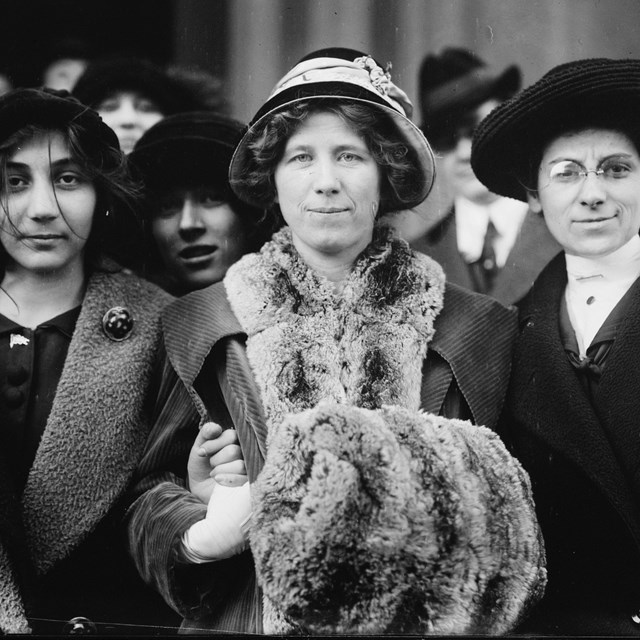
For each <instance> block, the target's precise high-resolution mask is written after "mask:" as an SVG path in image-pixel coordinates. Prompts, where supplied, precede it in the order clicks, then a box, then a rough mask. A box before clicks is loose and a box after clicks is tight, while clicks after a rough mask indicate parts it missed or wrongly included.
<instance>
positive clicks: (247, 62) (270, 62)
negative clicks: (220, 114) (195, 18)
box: [226, 0, 296, 122]
mask: <svg viewBox="0 0 640 640" xmlns="http://www.w3.org/2000/svg"><path fill="white" fill-rule="evenodd" d="M285 4H286V2H281V1H280V0H269V1H268V2H265V1H264V0H233V1H232V2H230V3H229V6H228V10H229V16H228V23H227V24H228V29H229V43H228V47H227V80H226V84H227V86H228V88H229V102H230V104H231V112H232V115H234V116H235V117H236V118H238V119H240V120H243V121H245V122H248V121H249V120H250V119H251V118H252V117H253V115H254V114H255V112H256V111H257V110H258V108H259V107H260V105H261V104H262V103H263V102H264V101H265V99H266V97H267V95H268V94H269V93H270V91H271V89H272V88H273V86H274V84H275V83H276V82H277V80H278V79H279V78H280V77H281V76H282V74H283V72H284V70H283V69H282V66H283V65H282V61H281V48H282V42H283V39H284V38H288V39H291V38H294V39H295V38H296V34H295V33H292V32H290V31H288V32H286V33H284V29H283V20H284V19H285V18H286V16H283V13H282V12H283V9H284V5H285Z"/></svg>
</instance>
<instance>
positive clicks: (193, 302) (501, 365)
mask: <svg viewBox="0 0 640 640" xmlns="http://www.w3.org/2000/svg"><path fill="white" fill-rule="evenodd" d="M163 327H164V334H165V344H164V347H165V349H166V359H165V364H164V367H163V382H162V386H161V389H160V394H159V398H158V404H157V408H156V414H155V420H156V422H155V426H154V427H153V431H152V433H151V435H150V438H149V444H148V447H147V449H146V452H145V455H144V457H143V459H142V461H141V464H140V467H139V471H138V483H137V486H136V487H135V489H134V491H133V492H132V496H131V498H132V504H131V506H130V508H129V509H128V512H127V531H128V539H129V547H130V551H131V554H132V556H133V557H134V559H135V562H136V565H137V567H138V570H139V571H140V573H141V575H142V576H143V577H144V579H145V580H146V581H147V582H148V583H149V584H151V585H153V586H154V587H155V588H156V589H158V591H159V592H160V593H161V594H162V595H163V597H164V598H165V599H166V600H167V602H169V603H170V604H171V605H172V606H173V607H174V608H175V609H176V610H177V611H179V612H180V613H181V614H182V615H183V616H184V618H185V620H184V623H183V628H184V630H185V631H189V630H192V631H197V630H202V629H207V630H210V631H226V632H245V633H260V632H262V631H263V614H262V596H261V592H260V589H259V587H258V586H257V583H256V576H255V569H254V564H253V558H252V555H251V552H250V551H245V552H243V553H241V554H239V555H237V556H234V557H233V558H230V559H227V560H221V561H217V562H214V563H207V564H204V565H189V564H186V563H185V562H183V561H182V560H181V556H180V553H179V548H180V542H181V538H182V535H183V533H184V532H185V531H186V530H187V529H188V528H189V527H190V526H191V525H192V524H194V523H195V522H197V521H199V520H201V519H202V518H203V517H204V515H205V513H206V505H203V504H202V503H200V502H199V501H198V499H197V498H195V497H194V496H192V495H191V494H190V493H189V492H188V490H187V489H186V481H185V471H186V464H187V458H188V454H189V450H190V448H191V445H192V443H193V441H194V439H195V437H196V435H197V428H198V424H199V423H202V422H204V421H205V420H208V419H212V420H213V421H215V422H218V423H219V424H221V425H222V426H223V427H234V428H235V429H236V430H237V432H238V437H239V441H240V445H241V448H242V452H243V455H244V459H245V463H246V466H247V474H248V477H249V480H250V481H252V482H253V481H255V479H256V478H257V476H258V474H259V473H260V471H261V470H262V468H263V465H264V461H265V456H266V441H267V421H266V418H265V411H264V407H263V404H262V402H261V396H260V391H259V388H258V384H257V383H256V380H255V378H254V375H253V373H252V369H251V367H250V365H249V361H248V358H247V353H246V342H247V335H246V333H245V332H244V330H243V329H242V327H241V325H240V323H239V321H238V319H237V318H236V316H235V315H234V313H233V311H232V309H231V306H230V303H229V300H228V297H227V293H226V290H225V287H224V285H223V284H222V283H218V284H215V285H212V286H211V287H208V288H206V289H203V290H200V291H197V292H194V293H191V294H189V295H187V296H185V297H183V298H181V299H180V300H178V301H176V302H174V303H172V304H171V305H170V306H169V307H168V308H167V309H166V311H165V313H164V317H163ZM514 331H515V317H514V312H513V311H512V310H509V309H506V308H504V307H503V306H502V305H500V304H499V303H497V302H496V301H494V300H491V299H490V298H487V297H486V296H480V295H477V294H473V293H470V292H467V291H465V290H463V289H461V288H460V287H457V286H455V285H451V286H447V287H446V290H445V294H444V305H443V309H442V311H441V312H440V313H439V315H438V316H437V318H436V320H435V335H434V337H433V339H432V340H431V342H429V345H428V354H427V358H426V360H425V361H424V365H423V370H422V384H421V390H420V405H421V408H422V409H424V410H427V411H430V412H433V413H436V414H438V413H441V414H445V415H448V416H449V417H463V418H471V419H472V420H473V422H475V423H476V424H483V425H487V426H488V427H495V426H496V422H497V419H498V415H499V412H500V408H501V406H502V404H503V397H504V392H505V390H506V384H507V380H508V376H509V369H510V357H511V350H512V341H513V337H514ZM455 397H458V398H459V400H458V401H452V399H453V398H455Z"/></svg>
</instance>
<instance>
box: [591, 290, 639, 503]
mask: <svg viewBox="0 0 640 640" xmlns="http://www.w3.org/2000/svg"><path fill="white" fill-rule="evenodd" d="M629 293H630V295H631V299H630V301H629V307H628V308H627V311H626V314H625V317H624V320H623V321H622V324H621V325H620V327H619V329H618V333H617V335H616V338H615V341H614V344H613V346H612V348H611V351H610V352H609V355H608V358H607V362H606V366H605V368H604V372H603V375H602V378H601V380H600V386H599V389H598V396H597V403H598V407H599V414H600V418H601V420H602V422H603V425H604V426H605V428H606V429H607V432H608V434H609V437H610V438H611V440H612V442H613V444H614V448H615V450H616V452H617V453H618V457H619V458H620V459H621V461H622V463H623V467H624V469H625V470H626V472H627V473H628V475H629V477H630V478H631V482H632V484H633V487H634V491H635V493H636V498H640V475H639V473H638V472H639V470H640V421H639V420H638V410H639V409H640V407H639V404H638V400H637V397H638V396H637V392H638V390H639V389H640V367H639V366H638V354H639V353H640V321H639V320H638V319H639V318H640V279H639V280H636V282H635V283H634V285H633V287H632V289H631V290H630V292H629Z"/></svg>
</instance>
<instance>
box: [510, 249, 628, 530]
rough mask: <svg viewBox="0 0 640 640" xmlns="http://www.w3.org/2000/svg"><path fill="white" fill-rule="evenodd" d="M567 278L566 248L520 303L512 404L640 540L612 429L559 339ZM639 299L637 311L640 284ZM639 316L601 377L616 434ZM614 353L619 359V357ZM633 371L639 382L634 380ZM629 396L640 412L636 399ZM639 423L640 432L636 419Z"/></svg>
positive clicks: (622, 336) (526, 426)
mask: <svg viewBox="0 0 640 640" xmlns="http://www.w3.org/2000/svg"><path fill="white" fill-rule="evenodd" d="M566 282H567V276H566V266H565V260H564V254H561V255H559V256H557V257H556V258H555V259H554V260H553V261H552V262H551V263H550V264H549V266H548V267H547V268H546V269H545V270H544V271H543V273H542V274H541V276H540V278H539V279H538V281H537V282H536V284H535V285H534V287H533V289H532V291H531V292H530V293H529V295H528V296H527V297H526V298H525V300H524V301H523V303H522V305H521V313H520V324H521V330H522V333H521V336H520V340H519V344H518V349H517V352H516V357H515V360H514V389H515V391H514V393H513V394H512V398H511V401H510V402H511V404H512V406H513V407H514V411H515V412H516V413H517V414H524V416H525V418H526V417H527V416H528V419H525V420H524V421H523V422H522V424H521V425H519V427H518V428H522V429H525V430H527V431H529V432H531V433H532V434H533V435H534V436H535V437H536V438H538V439H541V440H542V441H544V442H545V443H546V444H547V446H549V447H550V448H551V449H552V450H555V451H557V452H560V453H562V454H563V455H564V456H565V457H567V458H568V459H569V460H571V461H572V462H573V463H574V464H576V465H577V466H578V467H579V468H581V469H582V470H583V472H584V473H586V474H587V476H589V477H590V478H591V480H592V481H593V482H594V483H595V484H596V485H597V486H599V487H600V488H601V489H602V490H603V491H604V492H605V494H606V495H608V496H609V498H610V499H611V500H612V502H613V503H614V504H615V505H616V506H617V508H618V511H619V512H620V513H621V514H623V516H624V517H625V519H626V521H627V522H628V523H629V524H630V526H631V528H632V529H633V530H634V531H635V535H636V539H637V540H638V541H639V543H640V510H639V509H638V507H637V506H636V500H635V499H634V498H633V497H632V495H631V494H630V492H629V491H628V490H627V489H626V488H627V487H628V486H629V483H628V480H627V479H626V478H625V476H624V475H623V473H622V471H621V466H620V462H619V460H618V459H617V458H616V455H615V454H614V451H613V448H612V444H611V440H610V439H609V436H608V434H607V431H606V427H605V425H604V424H603V423H602V422H601V420H600V419H599V417H598V415H597V414H596V412H595V410H594V409H593V407H592V406H591V404H590V402H589V400H588V399H587V397H586V395H585V393H584V391H583V389H582V386H581V385H580V382H579V380H578V378H577V376H576V375H575V372H574V371H573V368H572V366H571V364H570V363H569V360H568V358H567V357H566V354H565V352H564V348H563V346H562V342H561V340H560V336H559V326H558V322H559V309H560V301H561V298H562V296H563V295H564V290H565V287H566ZM634 305H635V311H636V313H639V312H640V308H639V307H640V290H639V293H638V294H637V295H636V296H635V300H634ZM637 317H638V316H637V315H636V316H632V315H631V314H630V316H629V322H628V323H627V326H625V327H624V328H623V329H622V330H621V331H620V333H619V334H618V337H617V338H616V344H615V345H614V347H615V349H612V352H611V353H610V354H609V359H608V361H607V367H606V369H605V372H604V374H603V377H602V379H601V383H600V391H599V394H600V397H601V400H602V403H603V404H601V415H603V416H608V417H607V419H608V421H609V424H610V425H611V426H612V427H613V429H612V430H611V431H612V432H613V431H614V430H617V429H618V424H617V423H618V419H619V416H620V414H621V410H620V406H622V407H625V406H629V401H630V399H629V397H628V394H629V393H632V394H633V393H635V389H636V388H637V386H633V385H634V384H635V385H638V384H640V382H639V381H638V374H637V353H638V349H640V335H639V331H638V322H637ZM616 358H620V361H619V362H615V361H614V359H616ZM630 358H631V359H632V361H633V362H632V363H630V362H629V359H630ZM629 376H632V377H633V378H634V380H635V382H634V381H633V380H632V381H631V383H630V382H629ZM531 381H535V384H534V385H532V384H531ZM605 396H607V397H605ZM631 402H632V404H633V408H636V412H635V413H636V415H637V402H636V401H635V400H632V401H631ZM618 404H619V405H620V406H617V405H618ZM632 411H633V409H632V410H631V412H632ZM630 420H633V418H632V416H628V417H627V420H626V423H627V424H628V426H629V428H631V424H630ZM635 422H636V425H635V427H634V428H635V430H636V433H637V420H636V421H635Z"/></svg>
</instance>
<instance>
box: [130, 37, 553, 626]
mask: <svg viewBox="0 0 640 640" xmlns="http://www.w3.org/2000/svg"><path fill="white" fill-rule="evenodd" d="M409 104H410V103H409V102H408V98H407V96H406V94H404V92H402V91H401V90H400V89H399V88H398V87H397V86H396V85H395V84H394V83H393V82H392V80H391V77H390V74H389V73H388V71H385V70H384V69H383V68H382V67H381V66H380V65H379V64H378V63H377V62H376V61H375V60H374V59H373V58H372V57H371V56H370V55H367V54H365V53H361V52H358V51H354V50H351V49H326V50H322V51H317V52H314V53H312V54H310V55H308V56H306V57H305V58H303V59H302V60H301V61H300V62H299V63H298V64H297V65H296V66H295V67H294V68H293V69H291V71H289V73H287V74H286V75H285V76H284V77H283V78H282V79H281V80H280V82H279V83H278V84H277V86H276V88H275V89H274V91H273V93H272V94H271V96H270V97H269V99H268V100H267V101H266V103H265V104H264V105H263V106H262V107H261V108H260V110H259V111H258V113H257V115H256V116H255V118H254V120H253V122H252V124H251V125H250V127H249V129H248V131H247V133H246V134H245V135H244V136H243V137H242V138H241V140H240V142H239V143H238V146H237V147H236V150H235V153H234V155H233V158H232V160H231V164H230V170H229V176H230V179H229V180H230V184H231V186H232V188H233V190H234V192H235V193H236V195H237V197H238V198H240V199H241V200H243V201H244V202H246V203H247V204H249V205H251V206H253V207H255V208H256V210H261V209H267V210H268V211H269V212H270V215H271V216H272V217H273V218H274V219H276V220H279V221H281V222H284V226H283V227H282V228H281V229H279V230H278V231H276V233H275V234H273V236H272V238H271V240H269V241H268V242H267V243H265V245H264V246H263V247H262V249H261V250H260V252H259V253H250V254H247V255H245V256H243V257H242V258H241V259H240V260H239V261H238V262H236V263H235V264H233V265H232V266H231V267H230V268H229V269H228V271H227V273H226V275H225V277H224V279H223V281H222V282H219V283H217V284H214V285H211V286H210V287H207V288H205V289H201V290H199V291H194V292H192V293H190V294H188V295H185V296H183V297H181V298H179V299H178V300H177V301H176V302H175V303H173V304H171V305H169V306H168V307H167V309H166V312H165V314H164V317H163V327H164V331H165V340H164V347H163V348H164V349H166V358H165V361H164V367H163V383H162V385H161V393H160V395H159V397H158V400H157V409H156V415H157V416H158V419H157V421H156V424H155V426H154V429H153V432H152V434H151V435H150V437H149V439H148V447H147V450H146V453H145V455H144V458H143V460H142V461H141V463H140V467H139V470H138V482H137V484H136V486H135V487H134V489H133V490H132V493H131V501H132V502H131V506H130V508H129V509H128V512H127V522H126V524H127V532H128V540H129V548H130V552H131V554H132V556H133V558H134V559H135V562H136V565H137V567H138V570H139V571H140V573H141V575H142V576H143V577H144V579H145V581H147V582H148V583H149V584H151V585H153V586H154V587H155V588H156V589H158V590H159V592H160V593H161V594H162V595H163V597H164V598H165V599H166V600H167V602H168V603H170V604H171V606H173V607H174V608H175V609H176V610H177V611H179V612H180V613H182V615H183V616H184V618H185V619H184V622H183V628H184V630H185V631H186V630H194V631H195V630H199V631H208V632H234V633H268V634H269V633H270V634H274V633H277V634H283V633H291V632H301V633H305V632H308V631H309V630H311V631H313V632H314V633H391V632H394V631H395V632H400V633H420V632H425V631H427V630H428V631H430V632H431V633H438V632H442V633H444V632H458V633H464V632H467V633H469V632H477V633H491V632H495V633H499V632H502V631H506V630H508V629H509V628H511V626H513V625H514V624H515V623H516V621H517V620H518V619H520V618H521V617H522V616H523V615H526V611H527V608H528V606H529V604H530V602H532V601H535V600H536V599H537V598H538V597H539V595H540V590H541V589H542V588H543V585H544V566H543V565H544V553H543V551H542V543H541V541H540V538H539V535H538V527H537V523H536V521H535V517H534V515H533V513H534V511H533V505H532V502H531V499H530V495H529V486H528V479H527V478H526V476H525V475H524V474H523V472H522V470H521V468H520V466H519V464H518V463H517V461H516V460H515V459H513V458H512V457H511V456H510V455H509V454H508V453H507V451H506V449H505V448H504V445H503V444H502V442H501V441H500V439H499V438H498V437H497V435H496V434H495V433H493V432H492V431H490V429H491V428H492V427H494V426H495V425H496V423H497V418H498V416H499V413H500V407H501V406H502V402H503V394H504V392H505V389H506V385H507V381H508V375H509V367H510V360H511V350H512V340H513V335H514V332H515V329H516V326H515V313H514V312H513V311H512V310H510V309H506V308H505V307H503V306H502V305H501V304H499V303H498V302H497V301H495V300H492V299H491V298H488V297H487V296H480V295H477V294H474V293H471V292H469V291H466V290H464V289H462V288H460V287H457V286H456V285H448V284H445V281H444V275H443V273H442V269H441V268H440V267H439V265H438V264H437V263H435V262H434V261H433V260H432V259H430V258H429V257H428V256H425V255H423V254H420V253H417V252H414V251H412V250H411V249H410V247H409V246H408V244H407V243H406V242H405V241H403V240H401V239H400V238H398V237H397V236H396V234H395V233H394V232H393V230H392V229H391V228H389V227H388V226H387V225H386V224H385V222H384V216H386V215H387V214H390V213H391V212H397V211H402V210H403V209H405V208H411V207H413V206H415V205H417V204H418V203H420V202H422V201H423V200H424V199H425V198H426V197H427V195H428V193H429V191H430V189H431V186H432V184H433V177H434V158H433V154H432V152H431V148H430V146H429V144H428V142H427V140H426V139H425V137H424V136H423V134H422V133H421V131H420V130H419V129H418V128H417V127H416V126H415V125H414V124H413V123H412V122H411V121H410V119H409V118H408V117H407V115H406V114H407V113H408V111H409ZM427 411H428V412H431V413H429V414H427V413H425V412H427ZM463 420H467V421H463ZM199 425H202V426H201V429H200V430H198V427H199ZM481 425H485V426H481ZM334 474H335V475H334ZM223 476H224V480H223ZM327 476H329V477H327ZM247 479H248V480H249V482H250V483H251V484H249V483H248V482H246V480H247ZM218 480H219V481H218ZM236 481H237V482H238V485H236V484H234V483H235V482H236ZM269 506H271V508H272V509H273V510H272V511H270V509H269ZM252 510H253V515H252ZM307 516H308V517H307ZM507 531H508V532H509V533H508V535H506V532H507ZM298 580H299V582H298ZM487 603H491V606H489V605H488V604H487Z"/></svg>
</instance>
